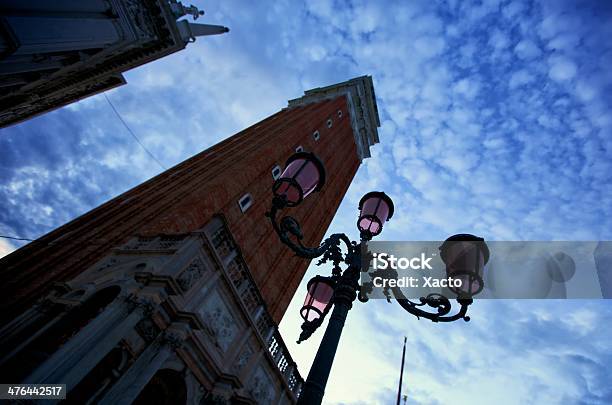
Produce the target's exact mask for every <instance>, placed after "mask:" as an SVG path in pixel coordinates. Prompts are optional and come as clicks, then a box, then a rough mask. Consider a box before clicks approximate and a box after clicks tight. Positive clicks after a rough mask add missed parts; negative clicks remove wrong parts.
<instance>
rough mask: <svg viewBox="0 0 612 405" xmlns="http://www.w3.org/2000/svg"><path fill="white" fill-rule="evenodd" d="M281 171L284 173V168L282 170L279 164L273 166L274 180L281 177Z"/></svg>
mask: <svg viewBox="0 0 612 405" xmlns="http://www.w3.org/2000/svg"><path fill="white" fill-rule="evenodd" d="M296 152H297V150H296ZM281 173H282V170H281V168H280V166H279V165H274V167H273V168H272V178H273V179H274V180H276V179H278V178H279V177H280V175H281Z"/></svg>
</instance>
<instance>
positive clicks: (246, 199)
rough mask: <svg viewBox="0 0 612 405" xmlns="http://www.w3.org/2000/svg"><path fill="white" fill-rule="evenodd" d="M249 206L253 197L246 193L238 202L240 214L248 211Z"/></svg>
mask: <svg viewBox="0 0 612 405" xmlns="http://www.w3.org/2000/svg"><path fill="white" fill-rule="evenodd" d="M251 205H253V197H252V196H251V194H248V193H247V194H245V195H243V196H242V197H240V200H238V206H240V211H242V212H245V211H246V210H248V209H249V207H250V206H251Z"/></svg>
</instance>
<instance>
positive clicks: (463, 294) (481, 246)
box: [440, 234, 489, 298]
mask: <svg viewBox="0 0 612 405" xmlns="http://www.w3.org/2000/svg"><path fill="white" fill-rule="evenodd" d="M440 258H441V259H442V261H443V262H444V264H445V265H446V275H447V276H448V277H451V278H453V279H458V280H460V281H461V286H459V287H457V286H452V287H449V289H450V290H451V291H452V292H454V293H455V294H457V296H458V297H460V298H470V297H472V296H474V295H476V294H478V293H479V292H480V291H482V289H483V287H484V281H483V273H484V266H485V264H487V262H488V261H489V248H488V247H487V244H486V243H485V242H484V239H483V238H479V237H478V236H474V235H470V234H458V235H453V236H451V237H450V238H448V239H446V241H445V242H444V243H443V244H442V246H440ZM450 285H453V284H452V283H451V284H450Z"/></svg>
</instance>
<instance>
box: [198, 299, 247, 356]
mask: <svg viewBox="0 0 612 405" xmlns="http://www.w3.org/2000/svg"><path fill="white" fill-rule="evenodd" d="M200 315H201V316H202V319H203V320H204V323H205V324H206V325H207V326H208V328H209V329H210V332H211V334H212V335H213V337H214V338H215V343H216V345H217V346H218V347H220V348H221V350H223V351H224V352H225V351H227V349H228V348H229V345H230V344H231V343H232V342H233V340H234V338H235V337H236V334H237V333H238V325H237V324H236V321H235V320H234V318H233V317H232V315H231V313H230V311H229V309H228V308H227V306H226V304H225V303H224V302H223V300H222V298H221V296H220V295H219V293H218V292H212V293H211V294H210V298H209V299H208V301H207V302H206V304H205V307H204V308H203V309H202V310H201V311H200Z"/></svg>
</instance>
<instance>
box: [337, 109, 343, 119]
mask: <svg viewBox="0 0 612 405" xmlns="http://www.w3.org/2000/svg"><path fill="white" fill-rule="evenodd" d="M338 118H342V110H338Z"/></svg>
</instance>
